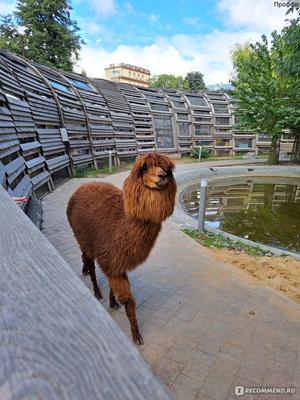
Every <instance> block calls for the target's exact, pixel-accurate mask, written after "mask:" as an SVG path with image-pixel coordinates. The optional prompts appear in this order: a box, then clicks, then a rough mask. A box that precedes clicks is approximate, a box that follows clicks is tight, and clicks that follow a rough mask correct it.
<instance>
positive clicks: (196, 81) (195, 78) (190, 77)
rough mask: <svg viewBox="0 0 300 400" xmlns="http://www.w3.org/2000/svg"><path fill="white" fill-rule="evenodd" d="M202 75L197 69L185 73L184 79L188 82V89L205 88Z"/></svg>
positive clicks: (197, 89)
mask: <svg viewBox="0 0 300 400" xmlns="http://www.w3.org/2000/svg"><path fill="white" fill-rule="evenodd" d="M203 77H204V75H203V74H201V72H199V71H193V72H189V73H188V74H187V75H186V77H185V80H186V81H187V82H188V85H189V88H190V90H195V91H199V90H205V89H206V86H205V83H204V79H203Z"/></svg>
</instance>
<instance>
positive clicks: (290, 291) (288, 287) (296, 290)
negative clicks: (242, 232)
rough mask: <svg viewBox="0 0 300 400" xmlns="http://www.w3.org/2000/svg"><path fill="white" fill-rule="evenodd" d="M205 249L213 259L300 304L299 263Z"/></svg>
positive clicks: (291, 259) (224, 250) (237, 252)
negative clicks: (250, 276)
mask: <svg viewBox="0 0 300 400" xmlns="http://www.w3.org/2000/svg"><path fill="white" fill-rule="evenodd" d="M207 249H208V251H209V252H210V253H212V254H213V255H214V257H216V258H218V259H220V260H222V261H225V262H227V263H229V264H231V265H233V266H234V267H237V268H239V269H242V270H244V271H245V272H247V273H248V274H250V275H252V276H253V277H255V278H256V279H259V280H260V281H261V282H262V283H263V284H265V285H268V286H271V287H272V288H274V289H277V290H280V291H281V292H283V293H284V294H286V295H287V296H288V297H290V298H292V299H293V300H296V301H297V302H298V303H300V261H297V260H294V259H293V258H291V257H266V256H265V257H254V256H249V255H248V254H246V253H243V252H241V251H237V250H228V249H211V248H207Z"/></svg>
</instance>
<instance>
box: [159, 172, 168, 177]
mask: <svg viewBox="0 0 300 400" xmlns="http://www.w3.org/2000/svg"><path fill="white" fill-rule="evenodd" d="M166 176H167V174H166V173H165V171H161V172H160V173H159V174H158V177H159V178H165V177H166Z"/></svg>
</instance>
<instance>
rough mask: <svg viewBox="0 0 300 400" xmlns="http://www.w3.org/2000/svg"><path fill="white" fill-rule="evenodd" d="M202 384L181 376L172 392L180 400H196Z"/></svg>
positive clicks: (172, 387) (174, 384) (173, 386)
mask: <svg viewBox="0 0 300 400" xmlns="http://www.w3.org/2000/svg"><path fill="white" fill-rule="evenodd" d="M200 387H201V383H199V382H198V381H196V380H195V379H192V378H189V377H187V376H185V375H182V374H179V375H178V377H177V378H176V380H175V382H174V383H173V385H172V386H171V390H172V392H173V393H174V395H175V397H176V398H177V399H178V400H194V399H195V397H196V395H197V393H198V391H199V389H200Z"/></svg>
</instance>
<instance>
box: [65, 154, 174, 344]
mask: <svg viewBox="0 0 300 400" xmlns="http://www.w3.org/2000/svg"><path fill="white" fill-rule="evenodd" d="M173 169H174V164H173V162H172V161H171V160H170V159H169V158H168V157H166V156H163V155H161V154H159V153H150V154H147V155H144V156H141V157H139V158H138V159H137V161H136V162H135V164H134V165H133V167H132V170H131V173H130V175H129V176H128V178H127V179H126V180H125V182H124V185H123V191H122V190H120V189H118V188H117V187H115V186H113V185H111V184H109V183H98V182H92V183H86V184H83V185H81V186H80V187H79V188H78V189H77V190H76V191H75V192H74V194H73V195H72V196H71V198H70V200H69V203H68V207H67V216H68V220H69V223H70V225H71V227H72V229H73V232H74V235H75V237H76V239H77V241H78V243H79V246H80V248H81V251H82V260H83V270H82V272H83V274H88V273H89V274H90V276H91V280H92V283H93V286H94V291H95V296H96V297H97V298H100V297H102V295H101V292H100V290H99V287H98V285H97V281H96V275H95V264H94V260H96V261H97V262H98V264H99V266H100V267H101V269H102V271H103V272H104V273H105V275H106V276H107V277H108V281H109V285H110V306H111V307H118V303H117V301H116V299H115V296H117V297H118V299H119V301H120V302H121V303H122V304H124V306H125V310H126V313H127V316H128V318H129V321H130V324H131V330H132V337H133V340H134V342H135V343H139V344H142V337H141V335H140V333H139V330H138V325H137V321H136V316H135V300H134V298H133V296H132V294H131V292H130V285H129V281H128V277H127V272H128V271H131V270H133V269H134V268H136V267H137V266H138V265H139V264H141V263H142V262H144V261H145V260H146V258H147V257H148V255H149V253H150V251H151V249H152V247H153V246H154V243H155V241H156V239H157V237H158V234H159V232H160V230H161V224H162V222H163V221H164V220H165V219H166V218H167V217H168V216H170V215H171V214H172V212H173V210H174V203H175V195H176V183H175V179H174V177H173Z"/></svg>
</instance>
